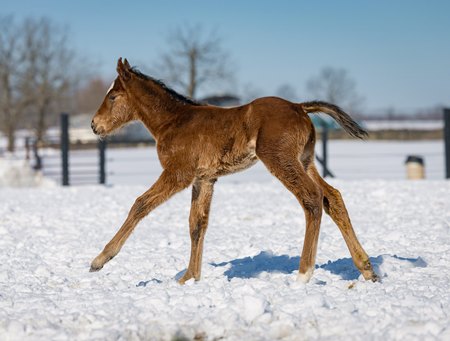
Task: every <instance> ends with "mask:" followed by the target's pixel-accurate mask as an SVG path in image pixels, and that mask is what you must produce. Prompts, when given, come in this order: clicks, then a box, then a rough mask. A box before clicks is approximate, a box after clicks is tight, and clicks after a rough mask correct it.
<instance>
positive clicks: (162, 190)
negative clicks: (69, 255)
mask: <svg viewBox="0 0 450 341" xmlns="http://www.w3.org/2000/svg"><path fill="white" fill-rule="evenodd" d="M191 182H192V177H189V176H185V177H184V178H180V176H178V177H177V176H176V174H174V173H172V172H170V171H167V170H164V171H163V173H162V174H161V176H160V177H159V179H158V180H157V181H156V182H155V183H154V185H153V186H152V187H151V188H150V189H149V190H148V191H146V192H145V193H144V194H142V195H141V196H140V197H139V198H137V199H136V201H135V203H134V204H133V206H132V207H131V210H130V212H129V213H128V217H127V219H126V220H125V222H124V223H123V225H122V227H121V228H120V229H119V231H118V232H117V233H116V235H115V236H114V237H113V239H111V241H110V242H109V243H108V244H106V246H105V248H104V249H103V251H102V252H101V253H100V254H99V255H98V256H97V257H96V258H95V259H94V260H93V261H92V263H91V269H90V271H91V272H92V271H99V270H100V269H101V268H102V267H103V265H105V263H107V262H108V261H110V260H111V259H112V258H114V256H116V255H117V254H118V253H119V251H120V249H121V248H122V246H123V244H124V243H125V241H126V240H127V239H128V237H129V236H130V234H131V233H132V232H133V230H134V228H135V227H136V225H137V223H138V222H139V221H140V220H141V219H142V218H144V217H145V216H146V215H147V214H149V213H150V211H152V210H153V209H155V208H156V207H157V206H159V205H160V204H162V203H163V202H164V201H166V200H167V199H169V198H170V197H171V196H172V195H173V194H175V193H177V192H179V191H181V190H183V189H184V188H186V187H188V186H189V185H190V183H191Z"/></svg>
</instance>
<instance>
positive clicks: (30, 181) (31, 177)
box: [0, 156, 55, 188]
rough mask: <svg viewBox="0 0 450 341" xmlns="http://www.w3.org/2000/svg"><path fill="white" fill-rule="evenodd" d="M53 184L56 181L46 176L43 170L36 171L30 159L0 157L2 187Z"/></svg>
mask: <svg viewBox="0 0 450 341" xmlns="http://www.w3.org/2000/svg"><path fill="white" fill-rule="evenodd" d="M52 185H55V183H54V182H53V181H52V180H50V179H48V178H44V177H43V176H42V173H41V172H35V171H34V170H33V169H32V168H31V165H30V162H29V161H27V160H23V159H16V158H14V157H12V156H7V157H4V158H0V188H1V187H34V186H52Z"/></svg>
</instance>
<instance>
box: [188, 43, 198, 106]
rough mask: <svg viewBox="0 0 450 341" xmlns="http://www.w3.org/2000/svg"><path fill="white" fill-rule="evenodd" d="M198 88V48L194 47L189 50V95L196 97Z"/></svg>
mask: <svg viewBox="0 0 450 341" xmlns="http://www.w3.org/2000/svg"><path fill="white" fill-rule="evenodd" d="M196 88H197V50H196V49H195V48H193V49H192V50H191V51H189V86H188V93H187V95H188V96H189V97H190V98H194V95H195V90H196Z"/></svg>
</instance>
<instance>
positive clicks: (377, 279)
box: [369, 272, 380, 282]
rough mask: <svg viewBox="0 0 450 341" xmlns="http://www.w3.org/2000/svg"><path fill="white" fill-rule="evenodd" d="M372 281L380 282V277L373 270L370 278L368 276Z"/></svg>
mask: <svg viewBox="0 0 450 341" xmlns="http://www.w3.org/2000/svg"><path fill="white" fill-rule="evenodd" d="M369 279H370V280H371V281H372V282H380V277H379V276H378V275H377V274H376V273H375V272H374V273H373V274H372V278H369Z"/></svg>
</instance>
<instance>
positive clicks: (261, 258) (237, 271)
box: [210, 251, 427, 280]
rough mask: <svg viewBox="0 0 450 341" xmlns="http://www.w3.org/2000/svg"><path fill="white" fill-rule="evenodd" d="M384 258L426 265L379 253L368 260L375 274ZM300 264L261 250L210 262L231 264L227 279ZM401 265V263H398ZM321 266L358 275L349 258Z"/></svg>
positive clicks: (284, 270)
mask: <svg viewBox="0 0 450 341" xmlns="http://www.w3.org/2000/svg"><path fill="white" fill-rule="evenodd" d="M386 259H390V260H392V261H394V262H395V263H404V262H406V263H407V264H408V266H410V267H421V268H424V267H426V266H427V263H426V262H425V261H424V260H423V259H422V258H420V257H417V258H405V257H400V256H397V255H394V256H391V255H380V256H378V257H370V261H371V263H372V266H373V267H374V270H375V272H376V273H377V274H380V273H381V271H380V266H381V265H382V264H383V262H384V261H385V260H386ZM299 264H300V257H298V256H296V257H290V256H288V255H281V256H276V255H274V254H273V253H271V252H268V251H261V252H260V253H259V254H258V255H256V256H254V257H245V258H238V259H234V260H232V261H229V262H222V263H210V265H212V266H214V267H222V266H227V265H231V266H230V267H229V269H227V270H226V271H225V272H224V275H225V276H227V278H228V280H231V279H232V278H236V277H237V278H254V277H258V275H259V274H261V273H262V272H269V273H274V272H279V273H286V274H288V273H292V272H294V271H297V270H298V267H299ZM400 266H401V264H400ZM318 268H321V269H324V270H326V271H329V272H331V273H332V274H335V275H339V276H341V278H342V279H343V280H356V279H357V278H358V277H359V276H360V272H359V270H358V269H357V268H356V267H355V265H354V264H353V260H352V259H351V258H342V259H338V260H335V261H328V263H326V264H322V265H316V269H318Z"/></svg>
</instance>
